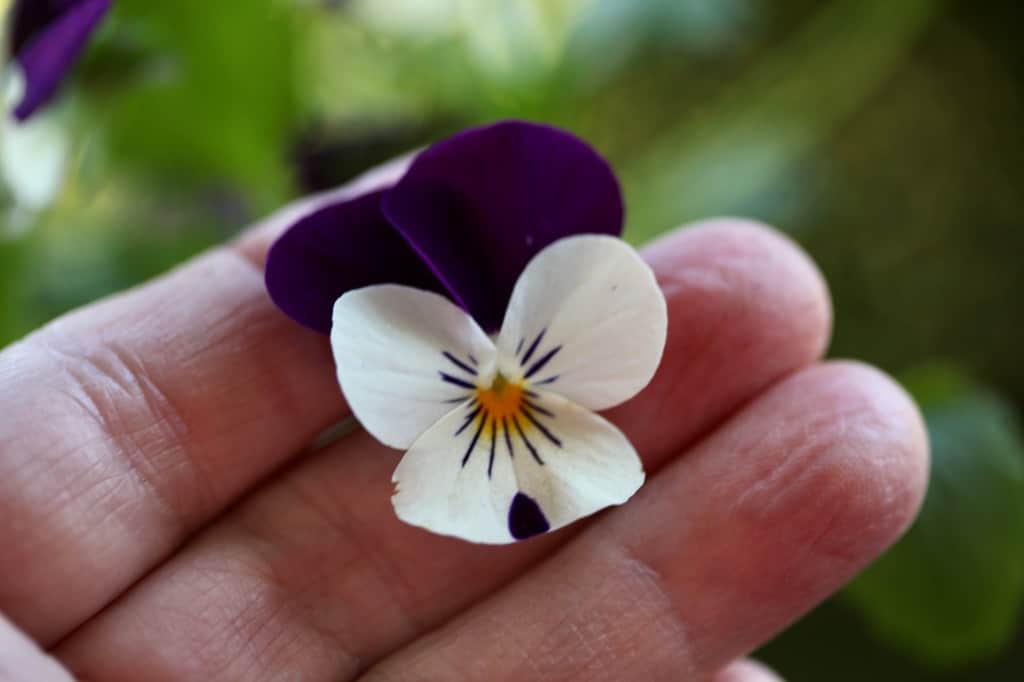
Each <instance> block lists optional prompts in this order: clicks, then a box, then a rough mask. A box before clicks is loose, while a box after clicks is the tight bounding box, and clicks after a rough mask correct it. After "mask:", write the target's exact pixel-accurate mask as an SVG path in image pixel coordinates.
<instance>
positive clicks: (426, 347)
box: [331, 284, 495, 448]
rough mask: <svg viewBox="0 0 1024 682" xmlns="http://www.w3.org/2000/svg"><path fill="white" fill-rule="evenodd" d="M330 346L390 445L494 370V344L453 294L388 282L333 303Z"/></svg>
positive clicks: (403, 441) (366, 414)
mask: <svg viewBox="0 0 1024 682" xmlns="http://www.w3.org/2000/svg"><path fill="white" fill-rule="evenodd" d="M331 348H332V350H333V351H334V361H335V363H336V365H337V368H338V382H339V383H340V384H341V390H342V392H344V394H345V398H346V399H347V400H348V404H349V407H351V408H352V412H353V413H354V414H355V416H356V418H357V419H358V420H359V421H360V422H361V423H362V425H363V426H364V427H365V428H366V430H367V431H369V432H370V433H371V434H373V436H374V437H375V438H376V439H377V440H379V441H381V442H382V443H384V444H385V445H390V446H391V447H393V448H407V447H409V446H410V445H411V444H412V443H413V441H415V440H416V439H417V438H418V437H419V436H420V434H422V433H423V432H424V431H426V430H427V429H428V428H429V427H430V426H431V425H433V424H434V423H435V422H437V420H438V419H440V418H441V417H442V416H444V415H445V414H446V413H447V412H448V411H449V410H451V409H452V407H453V405H455V404H457V403H458V402H461V401H462V400H465V399H466V398H467V397H469V396H470V395H471V394H472V393H473V391H474V389H475V387H476V383H477V376H481V377H483V376H487V375H488V374H489V373H493V366H494V355H495V351H494V345H493V344H492V343H491V341H490V339H488V338H487V335H486V334H484V333H483V331H481V330H480V327H478V326H477V324H476V323H475V322H474V321H473V319H472V318H470V317H469V316H468V315H467V314H466V313H465V312H463V311H462V310H461V309H459V308H457V307H456V306H455V305H454V304H453V303H452V302H451V301H449V300H448V299H446V298H444V297H442V296H439V295H437V294H434V293H430V292H427V291H421V290H419V289H413V288H411V287H404V286H398V285H393V284H384V285H379V286H371V287H365V288H363V289H356V290H354V291H349V292H348V293H346V294H344V295H343V296H342V297H341V298H339V299H338V301H337V302H336V303H335V304H334V321H333V326H332V328H331Z"/></svg>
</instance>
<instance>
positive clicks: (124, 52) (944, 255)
mask: <svg viewBox="0 0 1024 682" xmlns="http://www.w3.org/2000/svg"><path fill="white" fill-rule="evenodd" d="M1022 19H1024V10H1022V9H1020V8H1019V5H1018V4H1017V3H1014V2H1012V1H1011V0H992V1H990V2H984V3H978V2H968V1H967V0H960V1H954V0H899V1H898V2H893V1H892V0H827V1H825V2H814V1H812V0H776V1H773V2H768V0H523V1H522V2H501V1H499V0H347V1H343V2H340V1H329V0H218V1H217V2H209V1H208V0H177V1H176V2H172V3H167V2H165V3H154V2H150V1H148V0H117V2H116V9H115V12H114V13H113V15H112V17H111V20H110V21H109V22H107V24H106V25H105V26H104V28H103V30H102V31H101V33H100V34H99V35H98V36H97V40H96V41H95V43H94V44H93V45H92V47H91V48H90V50H89V52H88V54H87V55H86V57H85V59H84V60H83V62H82V63H81V64H80V67H79V68H78V70H77V73H76V74H75V79H74V81H73V83H72V84H71V85H72V87H69V88H67V89H66V90H65V92H64V97H63V98H62V99H61V101H60V104H59V106H58V107H56V108H55V109H54V110H53V111H52V117H53V122H54V124H56V125H59V126H60V128H61V130H62V132H63V133H64V134H65V135H66V136H68V138H69V139H71V140H72V141H73V142H72V145H73V146H72V152H71V154H70V156H69V157H68V161H67V164H66V166H65V173H64V184H63V189H62V191H61V192H60V194H59V196H58V197H57V199H56V201H55V202H54V203H53V204H52V205H51V206H50V207H49V208H48V209H46V210H43V211H34V210H26V209H25V208H24V207H19V206H16V205H13V204H12V205H8V206H5V207H3V209H4V210H5V213H4V214H3V218H2V219H0V344H2V343H5V342H8V341H11V340H14V339H16V338H18V337H20V336H22V335H23V334H25V333H26V332H28V331H29V330H31V329H32V328H34V327H36V326H38V325H40V324H42V323H44V322H45V321H47V320H49V319H51V318H52V317H54V316H55V315H57V314H59V313H60V312H62V311H64V310H67V309H69V308H71V307H74V306H77V305H80V304H82V303H85V302H88V301H91V300H93V299H96V298H98V297H100V296H102V295H104V294H106V293H109V292H111V291H115V290H118V289H121V288H124V287H126V286H130V285H132V284H135V283H137V282H139V281H142V280H145V279H147V278H149V277H151V276H154V275H156V274H157V273H159V272H162V271H164V270H166V269H167V268H169V267H171V266H173V265H175V264H176V263H178V262H180V261H182V260H184V259H185V258H187V257H188V256H189V255H191V254H193V253H196V252H197V251H199V250H201V249H203V248H205V247H207V246H209V245H211V244H214V243H217V242H220V241H222V240H224V239H225V238H227V237H229V236H231V235H232V234H234V233H236V232H237V231H238V230H239V229H241V228H242V227H243V226H244V225H245V224H247V223H249V222H251V221H253V220H255V219H257V218H258V217H259V216H260V215H262V214H264V213H266V212H267V211H268V210H271V209H272V208H273V207H274V206H276V205H279V204H280V203H282V202H284V201H286V200H287V199H289V198H291V197H294V196H298V195H300V194H302V193H305V192H309V191H314V190H319V189H325V188H327V187H331V186H333V185H335V184H338V183H340V182H343V181H345V180H346V179H349V178H351V177H353V176H354V175H355V174H357V173H358V172H360V171H361V170H363V169H365V168H366V167H368V166H371V165H373V164H375V163H378V162H380V161H383V160H385V159H387V158H389V157H391V156H394V155H395V154H397V153H400V152H401V151H403V150H406V149H411V148H415V147H417V146H420V145H423V144H426V143H427V142H429V141H430V140H432V139H436V138H438V137H440V136H443V135H445V134H448V133H450V132H452V131H454V130H457V129H459V128H461V127H464V126H467V125H472V124H476V123H481V122H485V121H489V120H494V119H496V118H506V117H524V118H531V119H537V120H543V121H548V122H551V123H554V124H556V125H560V126H563V127H566V128H568V129H570V130H573V131H574V132H576V133H578V134H580V135H581V136H583V137H585V138H586V139H588V140H590V141H591V142H592V143H593V144H594V145H595V146H596V147H598V148H599V149H600V150H601V151H602V152H603V153H604V154H606V155H607V156H608V157H609V158H610V159H611V161H612V162H613V164H614V165H615V167H616V168H617V170H618V171H619V174H620V178H621V180H622V183H623V187H624V191H625V194H626V197H627V209H628V225H627V230H628V236H629V237H630V238H631V239H633V240H634V241H637V242H643V241H646V240H648V239H651V238H654V237H655V236H657V235H658V234H660V233H662V232H664V231H665V230H667V229H670V228H672V227H673V226H675V225H678V224H680V223H682V222H685V221H690V220H694V219H698V218H701V217H704V216H707V215H711V214H745V215H750V216H754V217H756V218H759V219H761V220H764V221H765V222H768V223H772V224H775V225H778V226H780V227H781V228H782V229H784V230H786V231H787V232H788V233H789V234H791V235H792V236H793V237H794V238H796V239H797V240H798V241H799V242H800V243H801V244H802V245H803V246H804V247H805V248H807V249H808V251H809V252H810V253H811V254H812V255H813V256H814V257H815V259H816V260H817V261H818V262H819V264H820V265H821V267H822V269H823V270H824V272H825V274H826V276H827V277H828V280H829V282H830V285H831V287H832V293H833V297H834V300H835V339H834V344H833V347H832V353H833V354H835V355H842V356H855V357H859V358H863V359H865V360H868V361H870V362H874V363H876V364H879V365H881V366H882V367H883V368H885V369H887V370H889V371H890V372H893V373H895V374H897V375H899V376H907V377H908V379H907V383H908V385H910V388H912V389H913V390H915V391H916V392H917V394H918V396H919V398H920V399H921V400H922V402H923V404H924V407H925V409H926V412H927V417H928V425H929V429H930V432H931V435H932V438H933V440H934V441H935V458H936V459H935V461H936V466H935V470H934V471H933V480H932V489H931V493H930V495H929V497H928V499H927V502H926V505H925V508H924V510H923V514H922V517H921V519H920V521H919V522H918V523H917V524H916V525H915V526H914V528H913V530H911V531H910V533H909V535H908V536H907V538H906V539H905V540H904V541H903V542H901V543H900V544H899V545H897V546H896V547H895V548H894V549H893V550H892V551H891V552H890V554H888V555H887V556H886V558H884V559H883V560H882V561H881V562H880V563H879V564H878V565H877V566H876V567H875V568H873V569H871V570H870V571H868V572H867V573H866V574H865V575H864V577H863V578H861V579H860V580H859V581H858V582H857V583H855V585H854V586H853V587H852V588H851V590H850V591H849V592H848V593H846V595H845V596H844V597H843V598H840V599H837V600H833V601H831V602H829V603H828V604H826V605H824V606H823V607H822V608H820V609H819V610H817V611H816V612H815V613H813V614H811V615H810V616H809V617H808V618H807V619H805V620H804V621H802V622H801V623H799V624H797V625H796V626H795V627H794V628H793V629H791V630H790V631H789V632H787V633H786V634H784V635H783V636H782V637H780V638H779V640H778V641H776V642H774V643H772V644H771V645H769V646H768V647H767V648H766V649H765V650H764V651H763V652H761V654H762V655H763V656H764V657H765V658H766V659H767V660H769V662H771V663H773V664H775V665H777V666H778V667H779V668H780V669H782V670H784V671H785V673H786V675H787V679H789V680H793V681H800V680H821V679H829V680H864V679H871V680H886V679H891V680H900V681H911V682H912V681H914V680H926V679H948V680H977V679H986V680H1016V679H1019V678H1020V670H1021V668H1022V667H1024V635H1022V634H1021V633H1022V630H1021V629H1020V628H1019V616H1018V615H1017V614H1018V613H1019V606H1020V599H1021V594H1020V593H1021V590H1022V587H1021V585H1022V582H1024V577H1022V569H1021V568H1020V562H1021V554H1022V552H1024V550H1022V548H1024V537H1022V533H1021V530H1022V529H1021V520H1020V518H1019V513H1020V510H1019V505H1020V504H1021V502H1020V497H1021V495H1020V486H1021V481H1020V476H1021V467H1022V464H1021V459H1020V457H1021V454H1020V440H1019V435H1016V432H1015V430H1014V429H1015V426H1014V424H1015V423H1017V422H1019V419H1020V415H1021V414H1022V409H1024V363H1022V362H1021V361H1020V355H1021V348H1022V347H1024V306H1022V305H1021V304H1020V302H1019V301H1018V300H1017V296H1016V292H1017V291H1018V290H1020V289H1021V287H1022V286H1024V267H1022V266H1021V264H1020V254H1021V251H1022V247H1024V230H1022V225H1021V216H1024V193H1022V192H1021V191H1020V187H1021V185H1022V183H1024V138H1022V137H1021V136H1020V135H1019V132H1018V131H1019V126H1020V121H1021V120H1024V116H1022V115H1024V44H1022V43H1021V42H1020V40H1019V35H1018V33H1019V31H1018V28H1019V26H1021V25H1022V23H1021V21H1022ZM8 203H10V202H8ZM930 362H937V363H940V364H939V365H937V366H942V367H948V368H951V369H950V370H949V373H948V374H947V373H940V374H933V375H929V376H932V377H933V378H932V379H928V378H927V377H925V375H922V374H916V375H912V374H906V372H907V371H908V370H909V369H911V368H914V367H918V366H921V365H922V364H923V363H930ZM934 376H970V377H973V378H974V381H976V382H977V383H972V382H967V381H962V380H949V381H945V382H944V388H943V390H942V391H937V389H935V388H934V386H933V387H932V388H928V385H933V384H934V383H935V381H934ZM926 384H927V385H926ZM1015 567H1016V568H1015ZM1015 626H1016V627H1017V628H1018V629H1017V630H1016V634H1015V635H1014V634H1012V632H1011V630H1012V628H1014V627H1015ZM1008 640H1009V641H1008ZM954 664H955V665H954Z"/></svg>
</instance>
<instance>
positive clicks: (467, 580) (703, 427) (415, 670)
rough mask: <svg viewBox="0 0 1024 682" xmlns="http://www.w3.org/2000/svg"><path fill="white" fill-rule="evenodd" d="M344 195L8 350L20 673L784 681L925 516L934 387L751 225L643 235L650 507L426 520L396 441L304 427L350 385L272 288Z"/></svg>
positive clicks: (4, 656)
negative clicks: (317, 217) (834, 347)
mask: <svg viewBox="0 0 1024 682" xmlns="http://www.w3.org/2000/svg"><path fill="white" fill-rule="evenodd" d="M400 164H401V162H399V163H398V164H397V165H392V166H390V167H388V168H385V169H382V170H381V171H379V172H378V173H376V174H374V175H372V176H370V177H368V178H366V179H364V180H363V181H361V182H360V183H359V186H358V188H356V189H353V188H348V189H343V190H340V191H339V193H340V194H344V193H346V192H351V191H360V190H361V189H363V188H365V187H366V186H368V185H372V184H374V183H376V182H379V181H380V180H381V178H388V177H393V175H394V173H396V172H400V171H401V165H400ZM339 193H334V194H333V195H332V196H338V194H339ZM330 198H331V196H328V197H326V198H325V197H321V198H318V199H313V200H310V201H307V202H304V203H303V204H301V205H299V206H296V207H291V208H289V209H285V211H283V212H282V213H280V214H279V215H277V216H275V217H273V218H271V219H269V220H268V221H267V222H266V223H264V224H263V225H261V226H258V227H257V228H254V229H253V230H251V231H250V232H248V233H247V234H246V235H245V236H244V237H243V238H242V239H241V240H240V241H238V242H236V243H234V244H231V245H228V246H225V247H222V248H219V249H216V250H214V251H212V252H210V253H207V254H204V255H202V256H199V257H198V258H197V259H195V260H194V261H192V262H190V263H187V264H185V265H184V266H182V267H181V268H179V269H178V270H176V271H174V272H172V273H170V274H168V275H166V276H164V277H162V278H160V279H158V280H156V281H154V282H152V283H150V284H147V285H145V286H142V287H140V288H137V289H135V290H132V291H129V292H127V293H124V294H121V295H119V296H115V297H113V298H110V299H108V300H106V301H102V302H99V303H97V304H94V305H91V306H89V307H87V308H85V309H82V310H80V311H77V312H74V313H71V314H70V315H68V316H65V317H64V318H61V319H60V320H57V321H56V322H54V323H52V324H50V325H48V326H47V327H45V328H43V329H41V330H39V331H38V332H36V333H35V334H33V335H31V336H29V337H28V338H27V339H25V340H24V341H22V342H20V343H17V344H15V345H13V346H11V347H9V348H7V349H6V350H4V351H3V352H2V353H0V414H2V415H3V419H0V519H2V522H0V546H2V547H3V548H4V551H3V552H0V611H2V612H3V613H4V614H5V615H6V619H7V620H3V621H0V677H2V678H3V679H12V680H32V681H33V682H50V681H54V682H55V681H57V680H67V679H70V678H69V673H68V671H70V672H71V674H73V675H74V676H75V677H76V678H77V679H83V680H103V681H105V682H121V681H128V680H140V679H145V680H147V681H152V682H160V681H162V680H176V681H180V680H204V681H207V680H208V681H211V682H214V681H221V680H247V681H261V680H304V681H306V680H312V681H316V680H324V681H327V680H332V681H337V680H363V681H366V682H413V681H417V682H419V681H424V682H425V681H433V680H446V681H454V682H471V681H472V682H475V681H477V680H481V681H483V680H487V681H494V680H519V681H521V680H538V681H555V680H558V681H559V682H562V681H570V680H573V681H575V680H579V681H581V682H582V681H587V682H605V681H608V682H611V681H616V682H622V681H623V680H638V681H647V680H654V681H656V682H657V681H661V680H666V681H670V680H671V681H677V680H687V681H689V680H694V681H704V680H713V681H714V682H767V681H770V680H778V679H780V678H778V677H777V676H776V675H775V674H774V673H772V672H771V671H768V670H767V669H765V668H763V667H762V666H760V665H757V664H755V663H752V662H749V661H743V660H740V659H742V657H743V656H745V655H746V654H747V653H748V652H750V651H751V650H752V649H754V648H755V647H757V646H758V645H759V644H762V643H763V642H765V641H766V640H768V639H769V638H771V637H772V636H774V635H775V634H777V633H778V632H779V631H781V630H782V629H783V628H785V627H786V626H787V625H788V624H789V623H791V622H793V621H794V620H795V619H796V618H798V617H799V616H800V615H801V614H803V613H805V612H806V611H808V610H809V609H810V608H812V607H813V606H814V605H815V604H817V603H819V602H820V601H821V600H823V599H824V598H826V597H827V596H828V595H829V594H831V593H832V592H834V591H835V590H837V589H838V588H840V587H841V586H842V585H843V584H844V583H846V582H847V581H848V580H849V579H850V578H851V577H853V576H854V575H855V574H856V573H857V572H858V571H859V570H860V569H861V568H862V567H864V566H865V565H866V564H867V563H868V562H870V561H871V560H872V559H873V558H874V557H876V556H877V555H878V554H879V553H881V552H882V551H883V550H884V549H885V548H886V547H887V546H888V545H890V544H891V543H892V542H893V541H894V540H895V539H896V538H897V537H898V536H899V535H900V534H901V533H902V532H903V530H904V529H905V528H906V527H907V525H908V524H909V522H910V521H911V520H912V519H913V517H914V515H915V513H916V511H917V509H918V507H919V505H920V503H921V499H922V497H923V493H924V487H925V482H926V479H927V468H928V447H927V441H926V436H925V432H924V428H923V425H922V421H921V418H920V416H919V414H918V412H917V410H916V408H915V407H914V405H913V403H912V402H911V401H910V399H909V398H908V397H907V396H906V395H905V394H904V393H903V391H902V390H901V389H900V388H899V387H898V386H897V385H896V384H895V383H894V382H893V381H892V380H891V379H889V378H887V377H886V376H885V375H883V374H882V373H881V372H879V371H877V370H875V369H872V368H870V367H867V366H864V365H861V364H857V363H850V362H827V363H823V362H822V361H821V356H822V354H823V352H824V349H825V347H826V344H827V339H828V336H829V329H830V319H831V315H830V304H829V300H828V293H827V290H826V287H825V285H824V282H823V280H822V278H821V276H820V274H819V273H818V271H817V270H816V269H815V267H814V266H813V264H812V263H811V262H810V261H809V259H808V258H807V257H806V256H805V255H804V254H803V253H802V252H801V251H800V250H799V249H798V248H797V247H796V246H795V245H794V244H792V243H791V242H790V241H788V240H787V239H786V238H784V237H782V236H780V235H779V234H778V233H776V232H774V231H772V230H770V229H769V228H766V227H764V226H761V225H757V224H753V223H750V222H746V221H741V220H733V219H728V220H716V221H710V222H707V223H704V224H701V225H696V226H690V227H687V228H685V229H680V230H678V231H676V232H674V233H672V234H670V235H668V236H666V237H664V238H662V239H661V240H659V241H658V242H656V243H654V244H651V245H650V246H648V247H647V248H646V249H645V250H644V255H645V257H646V258H647V260H648V261H649V262H650V264H651V265H652V267H653V268H654V270H655V272H656V274H657V276H658V279H659V282H660V283H661V285H662V287H663V289H664V291H665V294H666V297H667V300H668V306H669V335H668V344H667V348H666V352H665V357H664V360H663V362H662V365H661V367H660V369H659V371H658V374H657V376H656V377H655V379H654V381H653V382H652V383H651V385H650V386H649V387H648V388H647V389H645V390H644V391H643V392H642V393H641V394H640V395H638V396H637V397H636V398H634V399H633V400H631V401H630V402H628V403H626V404H625V405H622V406H620V407H618V408H616V409H614V410H611V411H609V412H608V413H606V414H607V415H608V417H609V418H610V419H612V421H614V422H615V423H616V424H617V425H618V426H619V427H620V428H622V429H623V431H625V433H626V434H627V435H628V436H629V437H630V439H631V440H632V442H633V443H634V444H635V445H636V447H637V449H638V451H639V452H640V453H641V456H642V457H643V459H644V462H645V466H646V469H647V472H648V482H647V484H646V485H645V486H644V488H642V489H641V491H640V492H639V493H638V494H637V495H636V496H635V497H634V498H633V499H632V500H631V501H630V502H629V503H627V504H626V505H624V506H622V507H618V508H614V509H610V510H607V511H605V512H603V513H601V514H599V515H597V516H596V517H594V518H592V519H589V520H587V521H585V522H581V523H578V524H575V525H573V526H571V527H570V528H566V529H563V530H562V531H559V532H557V533H554V534H551V535H547V536H543V537H539V538H535V539H533V540H530V541H528V542H524V543H520V544H516V545H512V546H506V547H485V546H474V545H469V544H466V543H463V542H460V541H457V540H452V539H448V538H442V537H438V536H435V535H431V534H429V533H426V532H424V531H422V530H419V529H416V528H412V527H409V526H406V525H404V524H402V523H401V522H399V521H398V520H397V519H396V518H395V516H394V514H393V512H392V510H391V506H390V495H391V489H392V486H391V483H390V475H391V472H392V470H393V469H394V467H395V466H396V464H397V462H398V459H399V458H400V456H401V453H399V452H396V451H393V450H389V449H387V448H385V447H383V446H381V445H379V444H377V443H376V442H375V441H374V440H373V439H372V438H371V437H370V436H368V435H367V434H366V433H365V432H362V431H361V430H356V431H354V432H352V433H350V434H348V435H346V436H344V437H342V438H341V439H340V440H337V441H336V442H334V443H333V444H331V445H329V446H328V447H325V448H322V449H320V450H317V451H310V449H309V448H308V445H309V444H310V443H312V442H313V441H314V439H315V438H316V436H317V434H319V433H320V432H322V431H323V430H324V429H326V428H328V427H330V426H331V425H332V424H334V423H336V422H338V421H339V419H341V418H343V417H344V416H345V415H346V414H347V412H348V411H347V407H346V406H345V403H344V400H343V398H342V396H341V395H340V392H339V391H338V388H337V385H336V381H335V377H334V372H333V366H332V361H331V357H330V351H329V348H328V345H327V342H326V339H324V338H323V337H320V336H318V335H316V334H314V333H312V332H308V331H306V330H304V329H302V328H300V327H299V326H297V325H296V324H294V323H292V322H291V321H289V320H288V319H287V318H285V317H284V316H283V315H282V314H281V313H280V312H279V311H277V309H276V308H275V307H274V306H273V305H272V304H271V302H270V301H269V300H268V298H267V295H266V293H265V290H264V288H263V284H262V265H263V259H264V258H265V254H266V249H267V247H268V245H269V244H270V243H271V242H272V240H273V239H274V237H275V236H276V235H277V234H279V233H280V230H281V229H283V227H284V226H285V225H287V223H288V222H289V221H290V220H291V219H292V218H294V216H295V215H296V213H297V212H301V211H303V210H308V209H309V208H310V206H311V205H313V204H315V203H317V202H318V201H323V200H327V199H330ZM5 675H6V677H5Z"/></svg>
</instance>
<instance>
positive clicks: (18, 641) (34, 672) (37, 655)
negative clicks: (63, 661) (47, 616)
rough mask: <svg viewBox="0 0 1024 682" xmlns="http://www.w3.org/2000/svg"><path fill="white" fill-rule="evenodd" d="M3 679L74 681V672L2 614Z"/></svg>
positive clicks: (0, 677) (0, 651)
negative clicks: (46, 652) (37, 644)
mask: <svg viewBox="0 0 1024 682" xmlns="http://www.w3.org/2000/svg"><path fill="white" fill-rule="evenodd" d="M0 680H3V681H4V682H74V680H72V679H71V675H69V674H68V672H67V671H66V670H64V668H63V667H62V666H61V665H60V664H59V663H57V661H56V660H54V659H53V658H52V657H50V656H48V655H47V654H45V653H44V652H43V651H41V650H40V649H39V647H37V646H36V645H35V642H33V641H32V640H30V639H29V638H28V637H26V636H25V635H24V634H23V633H22V632H20V631H18V630H17V629H16V628H15V627H14V626H13V625H11V623H10V622H9V621H8V620H7V619H6V618H4V617H3V616H2V615H0Z"/></svg>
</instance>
